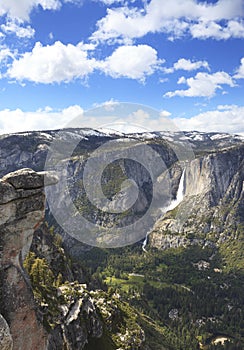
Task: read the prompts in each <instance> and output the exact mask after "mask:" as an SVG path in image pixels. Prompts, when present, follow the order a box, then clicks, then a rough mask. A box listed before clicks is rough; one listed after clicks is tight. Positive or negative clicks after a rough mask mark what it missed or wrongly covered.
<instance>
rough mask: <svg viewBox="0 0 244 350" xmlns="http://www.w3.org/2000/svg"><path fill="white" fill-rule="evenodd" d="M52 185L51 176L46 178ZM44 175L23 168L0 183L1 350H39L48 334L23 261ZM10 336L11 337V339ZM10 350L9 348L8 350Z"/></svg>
mask: <svg viewBox="0 0 244 350" xmlns="http://www.w3.org/2000/svg"><path fill="white" fill-rule="evenodd" d="M45 175H46V176H47V179H49V183H50V184H51V183H55V182H56V181H57V179H56V178H55V177H54V176H52V175H51V176H50V177H49V178H48V174H47V173H46V174H45ZM43 189H44V173H36V172H34V171H33V170H31V169H22V170H19V171H16V172H13V173H10V174H8V175H6V176H4V177H3V178H2V179H1V180H0V254H1V256H0V269H1V270H0V271H1V275H0V277H1V300H0V307H1V311H0V312H1V314H2V315H3V317H4V319H5V320H6V322H7V323H8V325H9V328H10V334H9V335H8V334H7V327H6V323H5V322H4V320H3V319H2V318H1V320H2V321H1V329H2V332H3V334H4V336H3V339H1V349H4V346H5V345H4V344H6V342H9V344H11V337H12V339H13V349H14V350H34V349H38V350H42V349H45V348H46V341H47V334H46V332H45V330H44V328H43V326H42V325H41V324H40V322H39V321H38V318H37V313H36V306H35V303H34V299H33V293H32V289H31V286H30V282H29V278H28V276H27V274H26V273H25V271H24V269H23V266H22V262H23V259H24V258H25V257H26V254H27V253H28V252H29V248H30V245H31V242H32V237H33V233H34V230H35V229H36V228H37V227H38V225H39V224H40V223H41V222H42V219H43V217H44V211H45V195H44V191H43ZM10 335H11V336H10ZM8 349H11V345H9V348H8Z"/></svg>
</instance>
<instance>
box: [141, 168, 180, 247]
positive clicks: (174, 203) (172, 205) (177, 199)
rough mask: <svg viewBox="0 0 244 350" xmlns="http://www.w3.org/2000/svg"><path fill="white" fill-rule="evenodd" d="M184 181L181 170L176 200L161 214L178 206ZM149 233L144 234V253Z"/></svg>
mask: <svg viewBox="0 0 244 350" xmlns="http://www.w3.org/2000/svg"><path fill="white" fill-rule="evenodd" d="M184 181H185V169H184V170H183V172H182V174H181V178H180V182H179V187H178V190H177V194H176V198H175V199H174V200H173V201H172V202H171V203H170V204H169V205H168V206H167V207H165V208H163V209H162V213H163V214H166V213H167V212H168V211H170V210H173V209H174V208H176V207H177V205H179V204H180V203H181V202H182V201H183V198H184ZM150 232H151V231H149V232H148V233H147V234H146V237H145V239H144V241H143V243H142V250H143V251H144V252H146V251H147V250H146V245H147V241H148V235H149V234H150Z"/></svg>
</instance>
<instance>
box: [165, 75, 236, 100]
mask: <svg viewBox="0 0 244 350" xmlns="http://www.w3.org/2000/svg"><path fill="white" fill-rule="evenodd" d="M178 84H186V85H188V87H189V88H188V89H187V90H176V91H169V92H167V93H166V94H165V95H164V97H174V96H187V97H197V96H199V97H213V96H214V95H215V93H216V90H218V89H222V85H228V86H231V87H234V86H235V83H234V81H233V78H232V77H231V76H230V75H229V74H228V73H226V72H216V73H213V74H208V73H202V72H199V73H197V75H196V76H195V77H194V78H193V77H191V78H188V79H186V78H185V77H181V78H180V79H179V80H178Z"/></svg>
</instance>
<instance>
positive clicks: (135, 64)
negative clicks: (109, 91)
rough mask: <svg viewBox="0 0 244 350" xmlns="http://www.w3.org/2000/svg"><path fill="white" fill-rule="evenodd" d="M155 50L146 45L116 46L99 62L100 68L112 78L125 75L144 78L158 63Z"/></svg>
mask: <svg viewBox="0 0 244 350" xmlns="http://www.w3.org/2000/svg"><path fill="white" fill-rule="evenodd" d="M160 63H161V61H160V60H158V58H157V51H156V50H155V49H153V48H152V47H151V46H148V45H137V46H132V45H125V46H120V47H119V48H117V49H116V50H115V51H114V52H113V53H112V55H111V56H109V57H108V58H107V59H106V60H105V61H103V62H101V63H100V68H101V69H102V70H103V71H104V72H105V73H106V74H107V75H110V76H112V77H113V78H120V77H126V78H131V79H138V80H142V81H143V80H144V79H145V77H146V76H147V75H151V74H153V73H154V72H155V71H156V70H157V69H158V68H159V65H160Z"/></svg>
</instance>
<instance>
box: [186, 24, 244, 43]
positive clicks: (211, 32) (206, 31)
mask: <svg viewBox="0 0 244 350" xmlns="http://www.w3.org/2000/svg"><path fill="white" fill-rule="evenodd" d="M190 31H191V34H192V36H193V38H198V39H208V38H214V39H217V40H221V39H225V40H226V39H229V38H232V37H233V38H244V25H243V23H241V22H238V21H234V20H232V21H229V22H228V23H227V25H226V26H223V25H220V24H218V23H216V22H214V21H207V22H205V21H202V22H199V23H197V24H194V25H193V26H191V28H190Z"/></svg>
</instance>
